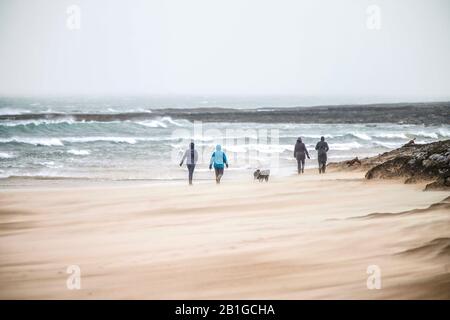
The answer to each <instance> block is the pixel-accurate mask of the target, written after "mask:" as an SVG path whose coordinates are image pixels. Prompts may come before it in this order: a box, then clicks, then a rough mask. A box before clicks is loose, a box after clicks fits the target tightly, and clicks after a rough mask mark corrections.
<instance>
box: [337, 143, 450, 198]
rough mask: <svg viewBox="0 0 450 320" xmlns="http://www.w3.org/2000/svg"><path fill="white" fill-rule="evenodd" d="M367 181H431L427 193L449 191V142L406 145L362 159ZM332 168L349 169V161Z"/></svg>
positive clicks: (361, 166)
mask: <svg viewBox="0 0 450 320" xmlns="http://www.w3.org/2000/svg"><path fill="white" fill-rule="evenodd" d="M360 161H361V165H360V166H358V167H359V168H361V169H364V170H368V171H367V173H366V179H397V178H403V179H404V181H405V183H418V182H424V181H427V182H430V183H429V184H427V186H426V187H425V190H450V140H444V141H437V142H433V143H427V144H414V143H412V144H407V145H404V146H403V147H401V148H398V149H395V150H392V151H389V152H385V153H383V154H380V155H378V156H375V157H370V158H363V159H360ZM330 167H331V168H338V169H344V170H348V169H349V166H348V164H347V162H340V163H331V164H330Z"/></svg>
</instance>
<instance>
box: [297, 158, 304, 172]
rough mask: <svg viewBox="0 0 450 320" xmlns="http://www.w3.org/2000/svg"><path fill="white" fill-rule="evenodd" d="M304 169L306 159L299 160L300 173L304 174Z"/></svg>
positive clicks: (298, 168)
mask: <svg viewBox="0 0 450 320" xmlns="http://www.w3.org/2000/svg"><path fill="white" fill-rule="evenodd" d="M304 169H305V159H297V170H298V173H303V171H304Z"/></svg>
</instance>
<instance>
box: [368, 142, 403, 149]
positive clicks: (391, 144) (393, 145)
mask: <svg viewBox="0 0 450 320" xmlns="http://www.w3.org/2000/svg"><path fill="white" fill-rule="evenodd" d="M373 143H374V144H375V145H376V146H380V147H384V148H387V149H395V148H399V147H401V146H402V145H403V142H386V141H373Z"/></svg>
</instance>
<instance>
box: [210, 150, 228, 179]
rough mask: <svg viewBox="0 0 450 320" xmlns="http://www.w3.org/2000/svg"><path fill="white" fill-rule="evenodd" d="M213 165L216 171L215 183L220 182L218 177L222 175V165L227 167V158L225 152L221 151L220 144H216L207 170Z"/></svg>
mask: <svg viewBox="0 0 450 320" xmlns="http://www.w3.org/2000/svg"><path fill="white" fill-rule="evenodd" d="M213 165H214V171H215V172H216V183H217V184H219V183H220V179H221V178H222V176H223V169H224V165H225V166H227V168H228V160H227V155H226V154H225V152H223V151H222V147H221V146H220V144H218V145H217V146H216V151H214V152H213V154H212V155H211V161H210V163H209V170H211V169H212V167H213Z"/></svg>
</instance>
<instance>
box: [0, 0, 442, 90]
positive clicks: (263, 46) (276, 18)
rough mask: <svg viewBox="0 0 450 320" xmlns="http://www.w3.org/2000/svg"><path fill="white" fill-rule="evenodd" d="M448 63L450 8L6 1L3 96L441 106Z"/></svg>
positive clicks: (421, 4) (425, 0) (356, 2)
mask: <svg viewBox="0 0 450 320" xmlns="http://www.w3.org/2000/svg"><path fill="white" fill-rule="evenodd" d="M73 4H75V5H77V6H79V8H80V9H81V15H80V17H81V20H80V22H81V23H80V29H79V30H77V29H75V30H71V29H69V28H68V27H67V25H66V24H67V19H68V17H69V15H68V14H67V12H66V10H67V8H68V7H69V6H70V5H73ZM369 5H377V6H378V7H379V8H380V10H381V11H380V13H381V16H380V17H381V20H379V21H380V29H379V30H377V29H370V28H368V26H367V19H368V18H369V14H368V13H367V11H366V10H367V8H368V6H369ZM371 17H372V18H373V16H371ZM449 57H450V1H448V0H386V1H366V0H339V1H337V0H276V1H275V0H220V1H219V0H189V1H186V0H167V1H163V0H142V1H141V0H127V1H125V0H122V1H116V0H78V1H76V0H70V1H66V0H33V1H29V0H0V94H2V95H14V94H31V95H33V94H52V95H58V94H149V95H151V94H173V93H177V94H294V95H356V96H364V95H379V96H428V97H441V96H450V58H449Z"/></svg>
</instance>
